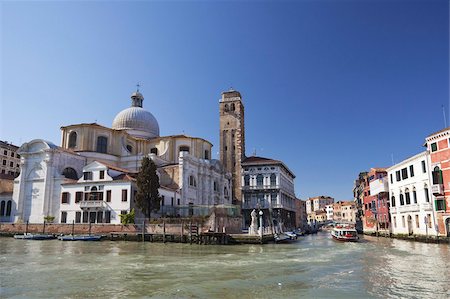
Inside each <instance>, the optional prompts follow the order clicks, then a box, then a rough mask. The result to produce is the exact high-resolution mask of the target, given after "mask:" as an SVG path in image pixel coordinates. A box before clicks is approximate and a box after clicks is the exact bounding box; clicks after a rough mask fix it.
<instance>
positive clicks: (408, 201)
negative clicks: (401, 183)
mask: <svg viewBox="0 0 450 299" xmlns="http://www.w3.org/2000/svg"><path fill="white" fill-rule="evenodd" d="M405 198H406V204H407V205H409V204H411V198H410V196H409V189H408V188H406V189H405Z"/></svg>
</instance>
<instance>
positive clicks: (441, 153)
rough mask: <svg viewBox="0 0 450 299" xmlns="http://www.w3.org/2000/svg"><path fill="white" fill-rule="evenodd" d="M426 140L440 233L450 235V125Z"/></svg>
mask: <svg viewBox="0 0 450 299" xmlns="http://www.w3.org/2000/svg"><path fill="white" fill-rule="evenodd" d="M425 140H426V143H425V145H426V147H427V149H428V151H429V153H430V155H429V157H430V161H429V162H430V163H429V165H430V168H431V174H430V175H431V177H430V181H431V193H432V194H433V201H434V210H435V213H436V222H437V223H436V225H437V227H438V231H439V235H441V236H450V145H449V144H450V127H448V128H445V129H443V130H441V131H438V132H436V133H433V134H431V135H430V136H428V137H427V138H426V139H425ZM428 173H430V172H428Z"/></svg>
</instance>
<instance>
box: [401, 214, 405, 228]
mask: <svg viewBox="0 0 450 299" xmlns="http://www.w3.org/2000/svg"><path fill="white" fill-rule="evenodd" d="M402 225H403V227H405V216H402Z"/></svg>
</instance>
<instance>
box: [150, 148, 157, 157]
mask: <svg viewBox="0 0 450 299" xmlns="http://www.w3.org/2000/svg"><path fill="white" fill-rule="evenodd" d="M150 153H151V154H155V155H157V156H158V149H157V148H156V147H154V148H152V149H151V150H150Z"/></svg>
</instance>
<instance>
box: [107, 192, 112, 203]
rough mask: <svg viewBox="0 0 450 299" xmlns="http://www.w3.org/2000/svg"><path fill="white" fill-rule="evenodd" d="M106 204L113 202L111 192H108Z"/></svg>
mask: <svg viewBox="0 0 450 299" xmlns="http://www.w3.org/2000/svg"><path fill="white" fill-rule="evenodd" d="M106 202H111V190H106Z"/></svg>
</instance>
